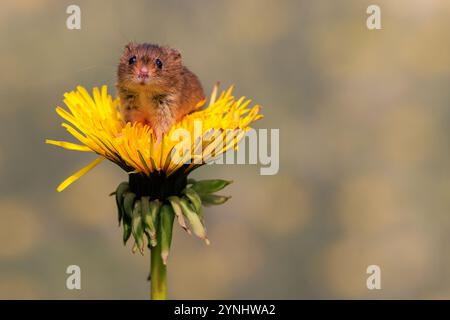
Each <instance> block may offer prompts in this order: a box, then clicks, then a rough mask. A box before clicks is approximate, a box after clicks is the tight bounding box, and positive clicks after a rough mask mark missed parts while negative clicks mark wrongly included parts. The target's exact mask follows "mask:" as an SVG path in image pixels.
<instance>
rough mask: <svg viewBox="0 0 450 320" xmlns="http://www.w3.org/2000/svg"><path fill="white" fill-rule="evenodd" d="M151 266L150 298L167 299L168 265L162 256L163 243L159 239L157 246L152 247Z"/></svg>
mask: <svg viewBox="0 0 450 320" xmlns="http://www.w3.org/2000/svg"><path fill="white" fill-rule="evenodd" d="M150 255H151V266H150V287H151V291H150V298H151V299H152V300H166V297H167V282H166V278H167V267H166V266H165V265H164V263H163V261H162V258H161V244H160V241H158V244H157V245H156V247H153V248H152V249H151V253H150Z"/></svg>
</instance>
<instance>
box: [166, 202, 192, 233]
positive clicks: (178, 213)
mask: <svg viewBox="0 0 450 320" xmlns="http://www.w3.org/2000/svg"><path fill="white" fill-rule="evenodd" d="M167 200H169V202H170V204H171V206H172V209H173V211H174V212H175V215H176V216H177V221H178V224H179V225H180V226H181V227H182V228H183V229H184V230H185V231H186V232H187V233H189V234H191V231H190V230H189V228H188V227H187V225H186V221H185V220H184V216H183V210H182V209H181V205H180V198H178V197H177V196H170V197H168V198H167Z"/></svg>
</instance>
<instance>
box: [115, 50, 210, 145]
mask: <svg viewBox="0 0 450 320" xmlns="http://www.w3.org/2000/svg"><path fill="white" fill-rule="evenodd" d="M117 90H118V95H119V98H120V102H121V112H122V115H123V118H124V120H125V121H126V122H141V123H143V124H147V125H149V126H150V127H151V128H152V129H153V132H154V133H155V137H156V138H157V140H160V138H161V135H162V134H163V133H167V132H168V131H169V130H170V128H171V127H172V125H173V124H174V123H176V122H177V121H179V120H181V119H182V118H183V117H184V116H185V115H187V114H188V113H191V112H193V111H195V110H197V109H198V108H199V107H200V105H199V102H201V101H202V100H204V98H205V95H204V93H203V89H202V85H201V83H200V81H199V80H198V78H197V76H196V75H195V74H194V73H192V72H191V71H190V70H189V69H188V68H186V67H185V66H184V65H183V63H182V61H181V54H180V52H179V51H178V50H176V49H173V48H169V47H163V46H159V45H155V44H149V43H140V44H137V43H133V42H131V43H129V44H127V45H126V46H125V50H124V52H123V54H122V57H121V58H120V61H119V67H118V70H117Z"/></svg>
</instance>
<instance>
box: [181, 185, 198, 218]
mask: <svg viewBox="0 0 450 320" xmlns="http://www.w3.org/2000/svg"><path fill="white" fill-rule="evenodd" d="M183 193H184V194H185V195H186V197H188V199H189V200H190V201H191V203H192V205H193V206H194V208H195V211H196V212H197V213H199V212H200V211H201V208H202V199H201V198H200V196H199V195H198V193H197V192H196V191H195V190H194V189H192V188H189V187H188V188H185V189H184V190H183Z"/></svg>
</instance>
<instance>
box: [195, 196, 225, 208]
mask: <svg viewBox="0 0 450 320" xmlns="http://www.w3.org/2000/svg"><path fill="white" fill-rule="evenodd" d="M200 198H201V199H202V203H203V205H205V206H214V205H220V204H224V203H225V202H226V201H227V200H228V199H230V198H231V196H219V195H217V194H201V195H200Z"/></svg>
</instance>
